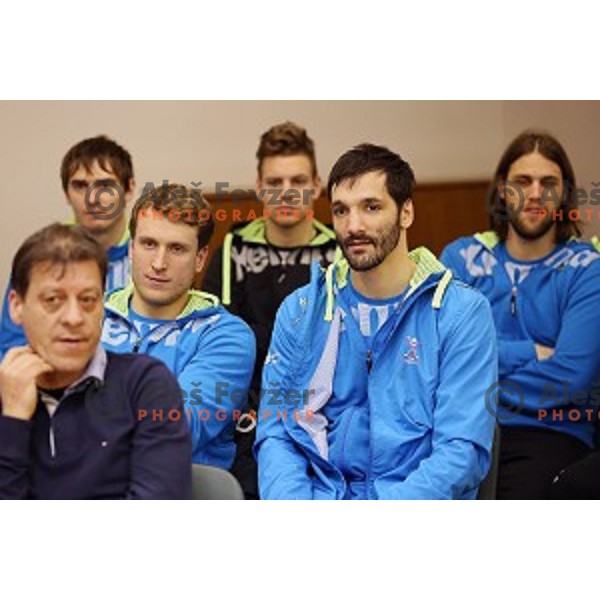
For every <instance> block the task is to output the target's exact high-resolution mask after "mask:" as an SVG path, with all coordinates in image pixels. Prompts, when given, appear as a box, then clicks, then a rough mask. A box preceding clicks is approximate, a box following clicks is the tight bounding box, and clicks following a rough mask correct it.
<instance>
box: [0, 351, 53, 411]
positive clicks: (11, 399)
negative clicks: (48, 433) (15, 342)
mask: <svg viewBox="0 0 600 600" xmlns="http://www.w3.org/2000/svg"><path fill="white" fill-rule="evenodd" d="M53 370H54V369H53V367H52V366H50V365H49V364H48V363H47V362H46V361H45V360H44V359H43V358H41V357H40V356H39V355H38V354H36V353H35V352H34V351H33V350H32V349H31V348H30V347H29V346H21V347H19V348H11V349H10V350H9V351H8V352H7V353H6V355H5V357H4V360H3V361H2V363H0V398H1V402H2V415H3V416H5V417H12V418H13V419H22V420H24V421H29V420H30V419H31V417H32V416H33V413H34V412H35V407H36V405H37V386H36V381H37V378H38V377H39V376H40V375H43V374H44V373H50V372H51V371H53Z"/></svg>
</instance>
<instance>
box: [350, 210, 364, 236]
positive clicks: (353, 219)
mask: <svg viewBox="0 0 600 600" xmlns="http://www.w3.org/2000/svg"><path fill="white" fill-rule="evenodd" d="M346 226H347V233H348V234H349V235H357V234H361V233H364V231H365V227H364V223H363V220H362V217H361V215H360V213H359V212H358V211H355V210H351V211H349V213H348V217H347V221H346Z"/></svg>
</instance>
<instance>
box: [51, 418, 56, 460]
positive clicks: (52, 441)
mask: <svg viewBox="0 0 600 600" xmlns="http://www.w3.org/2000/svg"><path fill="white" fill-rule="evenodd" d="M50 456H51V457H52V458H56V443H55V441H54V429H53V428H52V417H50Z"/></svg>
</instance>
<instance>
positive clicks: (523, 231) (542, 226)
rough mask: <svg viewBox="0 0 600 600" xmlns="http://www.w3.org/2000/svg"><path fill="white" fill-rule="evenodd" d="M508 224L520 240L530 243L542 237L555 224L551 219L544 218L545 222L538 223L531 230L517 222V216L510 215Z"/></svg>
mask: <svg viewBox="0 0 600 600" xmlns="http://www.w3.org/2000/svg"><path fill="white" fill-rule="evenodd" d="M509 223H510V224H511V225H512V228H513V229H514V231H515V233H516V234H517V235H518V236H519V237H520V238H522V239H524V240H528V241H530V242H531V241H534V240H538V239H540V238H541V237H544V236H545V235H546V234H547V233H548V231H550V229H552V227H553V226H554V224H555V223H554V221H553V220H552V218H546V220H543V221H540V222H539V223H537V224H536V225H535V226H534V227H533V228H527V227H525V226H524V225H523V223H521V221H520V220H519V215H518V214H516V215H511V217H510V219H509Z"/></svg>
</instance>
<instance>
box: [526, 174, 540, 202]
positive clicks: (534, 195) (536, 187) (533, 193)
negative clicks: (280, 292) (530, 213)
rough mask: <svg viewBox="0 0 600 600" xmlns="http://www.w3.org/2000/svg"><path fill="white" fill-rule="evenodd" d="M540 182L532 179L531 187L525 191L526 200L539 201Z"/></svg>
mask: <svg viewBox="0 0 600 600" xmlns="http://www.w3.org/2000/svg"><path fill="white" fill-rule="evenodd" d="M542 190H543V186H542V182H541V181H538V180H537V179H534V180H533V181H532V182H531V185H530V186H529V188H528V189H527V199H528V200H541V199H542Z"/></svg>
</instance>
